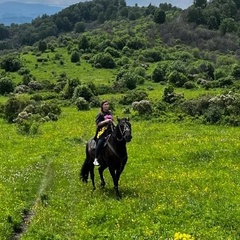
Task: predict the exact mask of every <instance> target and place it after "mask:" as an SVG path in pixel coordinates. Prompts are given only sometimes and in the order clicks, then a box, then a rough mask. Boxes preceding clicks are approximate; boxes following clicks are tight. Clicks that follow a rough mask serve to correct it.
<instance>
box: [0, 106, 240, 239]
mask: <svg viewBox="0 0 240 240" xmlns="http://www.w3.org/2000/svg"><path fill="white" fill-rule="evenodd" d="M96 111H97V109H93V110H91V111H88V112H77V111H76V109H74V108H65V109H64V111H63V114H62V117H61V118H60V120H59V121H58V122H56V123H47V124H44V125H43V126H41V129H40V130H41V133H40V134H39V135H37V136H35V137H24V136H19V135H17V134H16V133H15V130H14V126H12V125H6V124H4V123H3V122H1V129H3V130H2V138H1V149H2V150H1V159H4V161H1V163H0V169H1V177H0V178H1V181H0V182H1V188H0V196H1V214H0V216H1V221H0V222H1V225H0V236H1V237H0V238H1V239H9V231H6V229H8V227H9V226H10V224H8V223H7V218H8V216H9V215H10V216H12V218H13V221H17V220H18V219H20V213H21V211H22V210H23V209H25V208H31V209H32V211H33V212H34V214H35V215H34V216H32V219H31V223H30V224H29V226H28V229H27V231H26V233H25V234H23V236H22V238H21V239H166V238H173V235H174V233H176V232H178V231H179V232H184V233H188V234H191V235H193V236H195V237H196V239H238V238H239V237H240V231H239V228H238V226H239V220H238V216H239V214H240V208H239V204H238V203H239V200H240V199H239V198H240V197H239V194H237V193H238V192H239V190H240V189H239V186H240V185H239V184H240V182H239V178H238V172H239V166H238V162H239V159H238V156H239V141H238V132H239V130H238V129H237V128H229V127H221V128H220V127H216V126H201V125H198V126H197V125H191V124H175V125H174V124H169V123H161V124H159V123H150V122H132V124H133V140H132V142H131V143H129V144H128V151H129V162H128V164H127V166H126V169H125V171H124V173H123V174H122V176H121V180H120V190H121V192H122V195H123V198H122V200H121V201H116V200H115V196H114V191H113V189H112V181H111V178H110V175H109V173H108V172H107V171H106V172H105V176H106V180H107V187H106V189H105V190H101V189H100V188H98V189H97V190H96V191H94V192H92V191H91V184H90V183H89V184H87V185H85V184H82V183H81V182H80V181H79V178H78V174H79V169H80V167H81V164H82V161H83V159H84V151H85V146H84V141H85V140H87V139H88V138H89V137H90V136H92V134H93V129H94V124H93V122H92V121H93V120H92V119H93V118H94V116H95V114H96ZM69 123H71V124H69ZM6 140H8V141H6ZM96 179H97V181H98V180H99V177H98V174H97V171H96Z"/></svg>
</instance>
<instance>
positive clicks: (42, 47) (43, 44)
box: [38, 40, 47, 52]
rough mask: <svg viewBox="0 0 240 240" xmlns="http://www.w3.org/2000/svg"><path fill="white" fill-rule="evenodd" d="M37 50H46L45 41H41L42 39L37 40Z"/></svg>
mask: <svg viewBox="0 0 240 240" xmlns="http://www.w3.org/2000/svg"><path fill="white" fill-rule="evenodd" d="M38 50H39V51H40V52H44V51H46V50H47V43H46V42H45V41H42V40H41V41H39V43H38Z"/></svg>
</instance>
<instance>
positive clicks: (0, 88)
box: [0, 78, 14, 95]
mask: <svg viewBox="0 0 240 240" xmlns="http://www.w3.org/2000/svg"><path fill="white" fill-rule="evenodd" d="M13 90H14V86H13V82H12V80H11V79H9V78H1V79H0V94H2V95H3V94H6V93H10V92H13Z"/></svg>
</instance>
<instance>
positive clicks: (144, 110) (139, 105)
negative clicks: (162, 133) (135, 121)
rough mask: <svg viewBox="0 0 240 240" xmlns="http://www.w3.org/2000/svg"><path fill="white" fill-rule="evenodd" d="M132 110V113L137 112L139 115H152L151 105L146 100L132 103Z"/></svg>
mask: <svg viewBox="0 0 240 240" xmlns="http://www.w3.org/2000/svg"><path fill="white" fill-rule="evenodd" d="M132 108H133V110H134V111H137V112H138V114H139V115H149V114H151V113H152V104H151V103H150V101H148V100H141V101H140V102H133V103H132Z"/></svg>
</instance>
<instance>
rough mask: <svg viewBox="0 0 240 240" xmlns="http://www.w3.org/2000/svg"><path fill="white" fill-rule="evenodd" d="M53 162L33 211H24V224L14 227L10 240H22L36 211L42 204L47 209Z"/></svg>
mask: <svg viewBox="0 0 240 240" xmlns="http://www.w3.org/2000/svg"><path fill="white" fill-rule="evenodd" d="M52 177H53V174H52V162H51V161H49V162H48V164H47V166H46V169H45V173H44V176H43V178H42V181H41V184H40V186H39V190H38V193H37V198H36V199H35V201H34V202H33V205H32V207H31V209H28V210H27V209H24V210H23V212H22V222H21V224H20V225H18V226H13V235H12V237H11V238H10V239H9V240H19V239H21V236H22V234H24V232H26V231H27V229H28V227H29V224H30V222H31V219H32V218H33V217H34V215H35V214H36V209H37V208H38V206H39V205H40V204H41V206H44V207H46V206H47V201H48V195H47V189H48V187H49V186H50V183H51V181H52Z"/></svg>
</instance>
